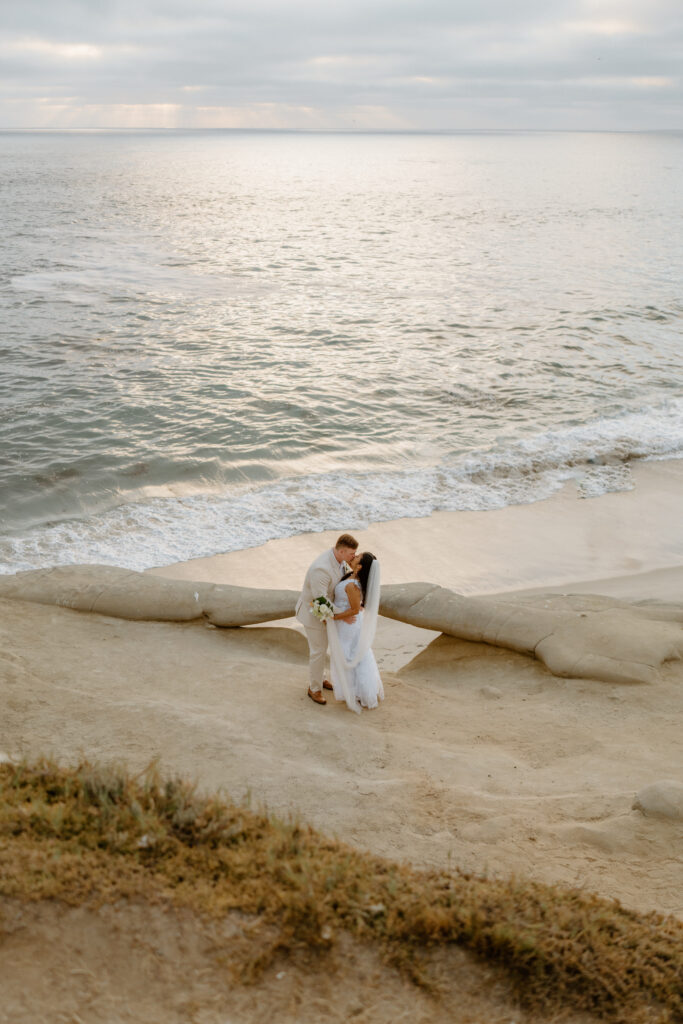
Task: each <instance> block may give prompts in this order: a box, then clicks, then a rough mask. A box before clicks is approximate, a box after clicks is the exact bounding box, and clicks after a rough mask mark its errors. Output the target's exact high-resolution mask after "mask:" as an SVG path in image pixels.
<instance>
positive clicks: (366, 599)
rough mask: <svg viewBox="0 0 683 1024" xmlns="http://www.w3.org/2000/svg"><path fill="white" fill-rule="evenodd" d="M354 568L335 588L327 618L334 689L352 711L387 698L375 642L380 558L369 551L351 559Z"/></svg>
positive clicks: (374, 705)
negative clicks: (375, 650)
mask: <svg viewBox="0 0 683 1024" xmlns="http://www.w3.org/2000/svg"><path fill="white" fill-rule="evenodd" d="M350 565H351V572H349V573H347V574H346V575H345V576H343V577H342V579H341V581H340V582H339V583H338V584H337V586H336V587H335V588H334V606H335V616H334V619H331V620H329V621H328V624H327V631H328V639H329V644H330V669H331V676H332V689H333V690H334V696H335V697H336V699H337V700H345V701H346V703H347V705H348V707H349V708H350V709H351V711H358V712H360V706H359V705H362V707H364V708H376V707H377V704H378V701H380V700H384V687H383V686H382V680H381V679H380V675H379V671H378V669H377V663H376V661H375V656H374V654H373V653H372V650H371V648H372V642H373V640H374V639H375V630H376V628H377V614H378V608H379V562H378V561H377V559H376V558H375V556H374V555H372V554H370V552H369V551H364V552H363V554H362V555H356V556H355V557H354V558H353V559H352V560H351V563H350Z"/></svg>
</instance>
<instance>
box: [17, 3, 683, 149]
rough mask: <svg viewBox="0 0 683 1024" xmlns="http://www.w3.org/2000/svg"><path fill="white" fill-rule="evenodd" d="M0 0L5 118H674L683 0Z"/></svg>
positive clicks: (246, 124)
mask: <svg viewBox="0 0 683 1024" xmlns="http://www.w3.org/2000/svg"><path fill="white" fill-rule="evenodd" d="M0 4H1V6H0V11H1V13H0V127H4V128H13V127H16V128H19V127H43V128H47V127H57V128H67V127H164V128H173V127H185V128H304V129H318V128H330V129H349V128H351V129H353V128H359V129H392V128H399V129H449V128H450V129H459V128H460V129H468V128H508V129H514V128H558V129H582V128H585V129H648V128H683V0H335V2H333V0H0Z"/></svg>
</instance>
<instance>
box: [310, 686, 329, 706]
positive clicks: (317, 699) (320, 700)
mask: <svg viewBox="0 0 683 1024" xmlns="http://www.w3.org/2000/svg"><path fill="white" fill-rule="evenodd" d="M308 696H309V697H310V698H311V700H312V701H313V702H314V703H315V704H327V701H326V700H325V698H324V697H323V695H322V693H314V691H313V690H312V689H311V688H310V686H309V688H308Z"/></svg>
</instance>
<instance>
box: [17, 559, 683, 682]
mask: <svg viewBox="0 0 683 1024" xmlns="http://www.w3.org/2000/svg"><path fill="white" fill-rule="evenodd" d="M0 597H5V598H15V599H18V600H22V601H33V602H37V603H40V604H56V605H60V606H62V607H66V608H73V609H76V610H78V611H88V612H99V613H100V614H101V615H112V616H117V617H119V618H123V619H161V620H166V621H170V622H188V621H190V620H192V619H197V618H202V617H204V618H206V619H208V620H209V622H212V623H213V624H214V625H217V626H228V627H232V626H246V625H251V624H254V623H258V622H272V621H274V620H275V619H284V618H289V617H290V616H292V615H293V614H294V607H295V604H296V600H297V597H298V594H297V593H296V592H295V591H292V590H259V589H257V588H251V587H235V586H230V585H225V584H211V583H193V582H190V581H185V580H171V579H165V578H163V577H160V576H151V575H147V574H145V573H139V572H132V571H130V570H127V569H119V568H114V567H112V566H105V565H70V566H59V567H57V568H53V569H40V570H37V571H36V572H24V573H17V574H16V575H15V576H3V577H0ZM380 612H381V614H382V615H385V616H387V617H388V618H391V619H400V620H401V621H403V622H408V623H410V624H412V625H414V626H422V627H424V628H426V629H433V630H436V631H438V632H440V633H447V634H449V635H450V636H454V637H458V638H459V639H461V640H471V641H475V642H479V643H488V644H493V645H495V646H497V647H506V648H509V649H510V650H513V651H519V652H520V653H523V654H530V655H533V656H534V657H536V658H538V659H539V660H540V661H542V662H543V663H544V664H545V665H546V666H547V667H548V669H549V670H550V671H551V672H552V673H553V674H554V675H557V676H568V677H573V678H585V679H600V680H605V681H607V682H614V683H649V682H653V681H654V680H655V679H656V678H657V671H658V669H659V668H660V667H661V665H662V664H663V663H664V662H665V661H668V660H672V659H677V658H681V657H683V627H682V624H683V606H679V605H671V604H667V605H657V603H656V602H644V603H643V604H627V603H625V602H623V601H616V600H611V599H609V598H600V597H595V596H590V595H588V596H584V597H581V596H576V595H574V596H571V597H544V596H540V597H539V596H535V597H525V596H515V595H512V596H510V597H506V598H497V599H490V598H478V597H464V596H463V595H462V594H457V593H455V592H454V591H452V590H447V589H446V588H444V587H438V586H435V585H433V584H431V583H406V584H396V585H392V586H385V587H383V588H382V597H381V603H380Z"/></svg>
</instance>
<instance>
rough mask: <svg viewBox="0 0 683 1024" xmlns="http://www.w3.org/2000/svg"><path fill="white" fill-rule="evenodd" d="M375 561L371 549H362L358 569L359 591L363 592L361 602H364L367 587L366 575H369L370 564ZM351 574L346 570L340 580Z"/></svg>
mask: <svg viewBox="0 0 683 1024" xmlns="http://www.w3.org/2000/svg"><path fill="white" fill-rule="evenodd" d="M374 561H375V556H374V555H373V554H372V552H371V551H364V552H363V554H362V555H361V556H360V569H359V570H358V577H357V578H358V582H359V583H360V589H361V593H362V594H363V604H365V594H366V591H367V589H368V576H369V575H370V566H371V565H372V563H373V562H374ZM352 575H353V574H352V573H350V572H347V573H346V575H344V576H342V580H347V579H348V578H349V577H350V576H352Z"/></svg>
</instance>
